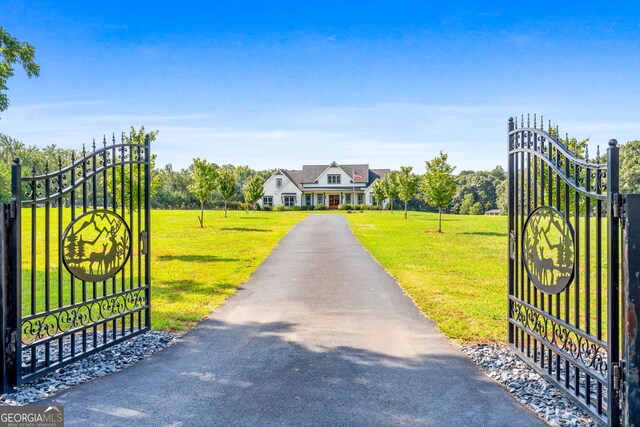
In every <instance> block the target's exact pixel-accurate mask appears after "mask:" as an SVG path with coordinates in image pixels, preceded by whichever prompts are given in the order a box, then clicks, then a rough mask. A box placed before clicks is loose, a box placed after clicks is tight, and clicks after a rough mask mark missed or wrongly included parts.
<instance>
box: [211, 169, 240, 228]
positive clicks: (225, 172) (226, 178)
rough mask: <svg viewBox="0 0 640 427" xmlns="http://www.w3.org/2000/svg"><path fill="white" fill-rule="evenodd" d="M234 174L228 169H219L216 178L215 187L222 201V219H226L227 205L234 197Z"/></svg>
mask: <svg viewBox="0 0 640 427" xmlns="http://www.w3.org/2000/svg"><path fill="white" fill-rule="evenodd" d="M236 179H237V178H236V173H235V171H233V170H231V169H229V168H220V169H219V170H218V176H217V178H216V184H217V185H216V187H217V190H218V193H220V196H221V197H222V198H223V199H224V217H225V218H226V217H227V204H228V203H229V200H230V199H231V198H232V197H233V196H235V195H236V192H237V191H236Z"/></svg>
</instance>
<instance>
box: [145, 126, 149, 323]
mask: <svg viewBox="0 0 640 427" xmlns="http://www.w3.org/2000/svg"><path fill="white" fill-rule="evenodd" d="M150 142H151V141H150V139H149V135H148V134H147V135H145V137H144V147H145V159H144V160H145V162H144V229H145V232H146V237H145V238H146V241H145V243H146V254H145V255H144V278H145V285H146V303H147V308H146V310H145V319H144V320H145V327H146V328H150V327H151V209H150V208H149V207H150V203H149V199H150V193H151V144H150Z"/></svg>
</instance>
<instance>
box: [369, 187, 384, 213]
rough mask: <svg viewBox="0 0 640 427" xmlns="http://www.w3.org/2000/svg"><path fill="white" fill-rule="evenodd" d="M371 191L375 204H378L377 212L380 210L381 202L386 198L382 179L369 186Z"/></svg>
mask: <svg viewBox="0 0 640 427" xmlns="http://www.w3.org/2000/svg"><path fill="white" fill-rule="evenodd" d="M371 190H372V191H373V198H374V199H376V203H378V211H381V210H382V202H384V199H386V198H387V189H386V186H385V183H384V179H378V180H376V182H374V183H373V185H372V186H371Z"/></svg>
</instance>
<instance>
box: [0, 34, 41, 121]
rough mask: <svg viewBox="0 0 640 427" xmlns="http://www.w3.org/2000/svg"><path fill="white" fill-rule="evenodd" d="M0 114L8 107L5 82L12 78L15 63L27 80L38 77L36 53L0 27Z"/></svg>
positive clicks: (38, 69) (29, 46) (38, 67)
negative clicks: (22, 70) (18, 65)
mask: <svg viewBox="0 0 640 427" xmlns="http://www.w3.org/2000/svg"><path fill="white" fill-rule="evenodd" d="M0 54H1V55H2V59H1V60H0V112H2V111H4V110H6V109H7V107H9V98H8V97H7V95H6V94H5V93H3V92H4V91H6V90H8V89H9V87H8V86H7V80H8V79H9V78H10V77H13V72H14V68H13V65H14V64H15V63H16V62H17V63H19V64H21V65H22V68H23V69H24V71H25V72H26V73H27V76H28V77H29V78H31V77H33V76H35V77H38V76H39V75H40V66H39V65H38V64H36V63H35V61H34V59H35V56H36V51H35V49H34V47H33V46H31V45H29V44H27V43H25V42H21V41H18V40H17V39H16V38H14V37H12V36H11V34H9V33H8V32H7V31H6V30H5V29H4V28H2V27H0Z"/></svg>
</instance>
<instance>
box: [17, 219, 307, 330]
mask: <svg viewBox="0 0 640 427" xmlns="http://www.w3.org/2000/svg"><path fill="white" fill-rule="evenodd" d="M198 214H199V211H194V210H191V211H177V210H170V211H169V210H153V211H152V212H151V218H152V220H151V221H152V224H151V226H152V230H151V268H152V270H151V278H152V279H151V319H152V327H153V328H154V329H162V330H166V331H185V330H187V329H189V328H191V327H193V326H194V325H195V324H196V323H197V322H198V321H200V320H201V319H202V318H203V317H205V316H207V315H208V314H209V313H211V312H212V311H213V310H214V309H215V308H217V307H218V306H220V305H221V304H222V303H223V302H224V300H225V299H226V298H227V297H228V296H229V295H231V294H233V293H234V292H235V290H236V289H237V288H238V287H239V286H240V285H241V284H243V283H245V282H246V281H248V280H249V278H250V276H251V274H252V273H253V271H254V270H255V269H256V268H257V267H258V266H259V265H260V263H262V261H264V259H265V258H266V257H267V256H268V255H269V254H270V253H271V251H272V250H273V248H274V247H275V246H276V245H277V243H278V241H279V240H280V239H281V238H282V237H283V236H284V235H285V234H286V233H287V232H288V231H289V230H290V229H291V228H292V227H293V226H294V225H295V224H297V223H298V222H299V221H300V220H301V219H303V218H304V217H306V212H260V211H250V212H244V211H230V212H229V214H228V215H229V217H228V218H224V213H223V212H221V211H205V228H200V226H199V223H198V219H197V215H198ZM50 215H51V219H50V221H51V231H50V233H51V234H50V254H49V261H48V265H49V275H50V286H49V292H48V293H49V301H50V307H51V308H52V309H55V308H57V307H58V306H59V303H58V295H61V298H62V303H63V305H67V304H69V303H70V296H71V293H72V292H71V289H72V287H73V293H74V294H75V301H76V302H79V301H83V300H88V301H90V300H92V299H93V298H94V297H95V298H99V297H101V296H103V295H106V294H107V293H108V292H111V282H110V281H108V282H107V285H106V286H107V293H105V292H104V290H103V284H102V282H100V283H98V284H96V286H94V284H93V283H88V282H87V283H85V284H82V283H80V282H79V281H76V283H75V285H71V283H70V275H69V273H68V272H67V271H66V270H64V267H61V268H60V270H61V271H62V276H61V278H62V281H61V282H59V281H58V270H59V267H58V249H57V242H58V239H59V236H58V232H57V230H56V228H57V222H55V221H56V218H57V210H56V209H51V213H50ZM35 216H36V221H37V233H36V241H35V244H36V256H35V259H36V269H35V275H34V276H33V277H32V273H31V259H32V257H31V250H32V245H31V234H30V230H31V222H32V211H31V210H30V209H24V210H23V215H22V219H23V226H22V230H23V258H22V261H23V293H22V299H23V313H24V315H28V314H30V313H42V312H43V311H44V310H46V301H47V300H46V298H45V296H46V294H47V292H46V288H45V283H46V281H45V270H46V269H45V266H46V265H47V261H46V257H45V232H44V224H45V221H44V218H45V209H43V208H38V209H36V212H35ZM63 218H64V222H65V225H66V222H68V221H70V220H71V216H70V212H69V209H64V212H63ZM132 260H133V262H134V263H136V264H137V256H136V247H134V250H133V251H132ZM125 270H126V271H128V267H125ZM129 280H131V277H130V275H127V278H126V280H125V284H124V287H125V289H128V286H129ZM137 281H138V278H137V275H135V276H134V277H133V279H132V282H131V283H133V285H132V286H133V287H135V286H137V285H136V284H137ZM32 283H33V284H34V285H32ZM115 286H116V287H117V290H119V289H120V288H119V286H120V280H119V279H117V280H116V285H115ZM32 289H35V290H36V292H35V293H34V292H32ZM32 295H35V298H33V299H32Z"/></svg>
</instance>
